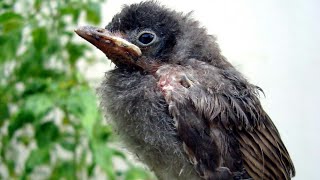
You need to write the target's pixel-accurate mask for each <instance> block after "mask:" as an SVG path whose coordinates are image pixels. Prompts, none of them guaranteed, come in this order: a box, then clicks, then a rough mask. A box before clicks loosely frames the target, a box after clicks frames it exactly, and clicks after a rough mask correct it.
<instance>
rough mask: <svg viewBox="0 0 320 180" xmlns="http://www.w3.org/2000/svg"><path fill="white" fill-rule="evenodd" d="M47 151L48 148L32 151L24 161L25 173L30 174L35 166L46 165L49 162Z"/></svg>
mask: <svg viewBox="0 0 320 180" xmlns="http://www.w3.org/2000/svg"><path fill="white" fill-rule="evenodd" d="M49 150H50V149H49V148H39V149H35V150H33V151H32V152H31V154H30V155H29V157H28V159H27V161H26V164H25V172H26V173H30V172H32V170H33V169H34V168H35V167H36V166H39V165H42V164H46V163H48V162H49V161H50V152H49Z"/></svg>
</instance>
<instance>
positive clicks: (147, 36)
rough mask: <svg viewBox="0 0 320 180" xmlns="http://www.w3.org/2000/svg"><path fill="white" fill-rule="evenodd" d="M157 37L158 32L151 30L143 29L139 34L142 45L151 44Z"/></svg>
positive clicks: (138, 39) (139, 41)
mask: <svg viewBox="0 0 320 180" xmlns="http://www.w3.org/2000/svg"><path fill="white" fill-rule="evenodd" d="M155 39H156V34H155V33H153V32H150V31H143V32H141V33H140V34H139V35H138V38H137V41H138V43H139V44H140V45H141V46H149V45H151V44H152V43H153V42H154V41H155Z"/></svg>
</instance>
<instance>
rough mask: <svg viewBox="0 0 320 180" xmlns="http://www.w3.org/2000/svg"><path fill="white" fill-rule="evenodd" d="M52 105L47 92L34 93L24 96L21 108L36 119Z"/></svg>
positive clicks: (44, 113) (43, 114)
mask: <svg viewBox="0 0 320 180" xmlns="http://www.w3.org/2000/svg"><path fill="white" fill-rule="evenodd" d="M53 107H54V103H53V101H52V99H51V98H50V96H48V94H35V95H31V96H28V97H27V98H26V100H25V103H24V105H23V107H22V108H23V109H24V110H26V111H28V112H31V113H32V114H33V115H34V116H35V117H36V118H37V119H41V118H42V117H43V116H45V115H46V114H47V113H48V112H49V110H51V109H52V108H53Z"/></svg>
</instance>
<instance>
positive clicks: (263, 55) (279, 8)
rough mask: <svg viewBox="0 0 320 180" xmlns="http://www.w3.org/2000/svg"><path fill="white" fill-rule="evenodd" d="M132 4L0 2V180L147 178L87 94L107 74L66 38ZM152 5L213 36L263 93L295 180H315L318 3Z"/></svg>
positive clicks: (102, 62)
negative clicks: (185, 16)
mask: <svg viewBox="0 0 320 180" xmlns="http://www.w3.org/2000/svg"><path fill="white" fill-rule="evenodd" d="M134 2H140V1H138V0H107V1H104V0H77V1H76V0H69V1H67V0H66V1H58V2H55V1H50V0H42V1H41V0H30V1H23V0H20V1H18V0H2V1H0V179H154V176H153V175H152V174H151V173H149V172H148V170H146V169H145V168H144V167H143V166H142V165H139V164H138V163H136V161H135V160H132V158H131V155H130V154H129V153H128V152H126V151H125V149H124V148H123V146H122V145H120V144H119V140H118V139H117V137H116V136H114V135H113V133H112V130H111V128H110V127H109V126H108V124H107V122H106V121H105V120H104V119H103V117H102V115H101V112H100V111H99V108H98V101H97V98H96V95H95V88H96V87H97V86H98V85H99V83H100V82H101V80H102V78H103V76H104V72H106V71H107V70H108V69H110V68H113V67H112V65H111V64H110V62H109V61H107V60H106V57H105V56H104V55H103V54H102V53H101V52H100V51H99V50H96V49H94V48H93V47H91V46H90V45H88V44H87V43H86V42H84V41H83V40H81V39H80V38H79V37H76V36H75V34H74V33H73V29H75V28H76V27H77V26H80V25H88V24H90V25H95V26H101V27H104V26H105V25H106V24H107V23H108V22H109V21H110V20H111V18H112V16H113V15H114V14H116V13H117V12H119V11H120V10H121V7H122V5H123V4H131V3H134ZM159 2H160V3H162V4H164V5H167V6H168V7H170V8H173V9H175V10H177V11H183V12H190V11H194V13H193V17H194V18H195V19H197V20H199V21H200V22H201V24H202V25H203V26H205V27H207V29H208V32H209V33H210V34H213V35H215V36H217V38H218V43H219V44H220V47H221V50H222V53H223V54H224V55H225V56H226V57H227V58H228V60H229V61H231V62H232V63H233V64H234V65H235V67H236V68H237V69H238V70H240V71H241V72H242V73H244V75H245V76H246V77H247V78H248V79H249V80H250V81H251V82H252V83H254V84H256V85H258V86H260V87H261V88H262V89H263V90H264V92H265V94H266V97H263V96H262V97H261V101H262V103H263V106H264V108H265V110H266V111H267V112H268V113H269V115H270V116H271V117H272V119H273V121H274V123H275V124H276V126H277V127H278V129H279V131H280V134H281V136H282V139H283V141H284V143H285V145H286V146H287V148H288V150H289V153H290V155H291V157H292V159H293V162H294V164H295V167H296V171H297V175H296V178H295V179H297V180H305V179H310V180H313V179H315V180H316V179H318V175H317V171H316V167H317V165H318V164H317V162H318V161H319V160H320V153H319V152H320V140H319V135H320V133H319V131H320V121H319V117H318V116H317V114H316V113H317V112H318V106H317V102H319V101H320V95H319V92H320V84H319V80H318V78H319V77H320V72H319V71H318V67H319V66H320V51H319V43H320V25H319V23H317V22H318V19H319V17H320V12H319V11H318V8H319V7H320V2H319V1H316V0H314V1H312V0H304V1H302V0H290V1H288V0H282V1H276V0H269V1H254V0H237V1H235V0H223V1H222V0H213V1H212V0H211V1H205V0H197V1H190V2H188V1H182V0H176V1H172V0H171V1H170V0H161V1H159Z"/></svg>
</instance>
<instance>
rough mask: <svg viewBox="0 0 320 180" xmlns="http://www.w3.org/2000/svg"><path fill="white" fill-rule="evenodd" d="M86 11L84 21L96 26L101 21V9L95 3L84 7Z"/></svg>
mask: <svg viewBox="0 0 320 180" xmlns="http://www.w3.org/2000/svg"><path fill="white" fill-rule="evenodd" d="M84 8H85V11H86V20H87V21H89V22H91V23H93V24H98V23H99V22H100V21H101V16H100V14H101V7H100V5H99V4H98V3H96V2H89V3H88V4H86V5H85V6H84Z"/></svg>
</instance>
